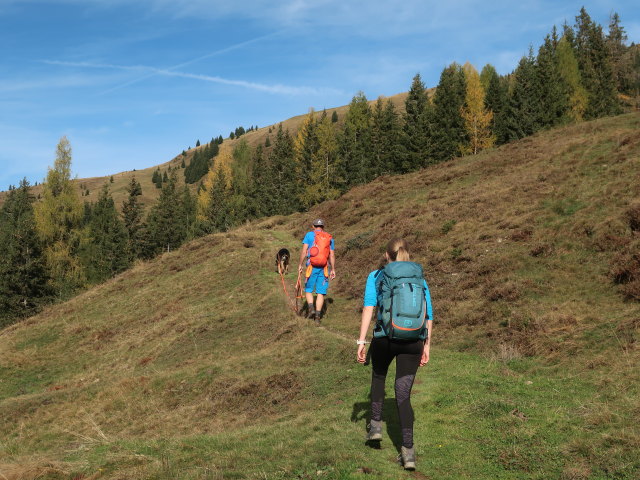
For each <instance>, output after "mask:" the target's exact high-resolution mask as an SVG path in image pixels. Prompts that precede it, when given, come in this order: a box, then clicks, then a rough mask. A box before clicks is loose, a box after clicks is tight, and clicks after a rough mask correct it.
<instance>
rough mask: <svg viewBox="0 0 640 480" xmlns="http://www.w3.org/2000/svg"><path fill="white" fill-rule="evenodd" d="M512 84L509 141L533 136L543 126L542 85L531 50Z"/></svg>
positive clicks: (507, 131)
mask: <svg viewBox="0 0 640 480" xmlns="http://www.w3.org/2000/svg"><path fill="white" fill-rule="evenodd" d="M511 82H512V85H511V91H510V93H509V101H508V104H507V111H506V117H505V130H506V138H507V141H511V140H517V139H519V138H523V137H527V136H529V135H532V134H533V133H535V132H536V131H538V129H539V128H540V125H541V122H540V117H541V113H540V84H539V78H538V75H537V72H536V64H535V59H534V57H533V52H532V51H531V50H530V51H529V55H528V56H524V57H522V58H521V59H520V62H519V63H518V67H517V68H516V70H515V72H514V73H513V75H512V79H511Z"/></svg>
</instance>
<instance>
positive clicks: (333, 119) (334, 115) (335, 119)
mask: <svg viewBox="0 0 640 480" xmlns="http://www.w3.org/2000/svg"><path fill="white" fill-rule="evenodd" d="M337 122H338V112H337V111H336V110H334V111H333V113H332V114H331V123H337Z"/></svg>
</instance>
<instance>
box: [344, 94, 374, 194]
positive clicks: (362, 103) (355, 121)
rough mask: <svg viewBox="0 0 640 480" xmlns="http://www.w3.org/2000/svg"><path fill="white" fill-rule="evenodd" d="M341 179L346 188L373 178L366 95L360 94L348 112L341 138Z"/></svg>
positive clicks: (369, 121) (368, 109)
mask: <svg viewBox="0 0 640 480" xmlns="http://www.w3.org/2000/svg"><path fill="white" fill-rule="evenodd" d="M339 149H340V164H341V169H342V171H341V172H339V173H338V175H339V177H340V178H342V179H344V186H343V188H344V187H349V186H351V185H359V184H362V183H367V182H369V181H370V180H371V179H372V178H373V173H372V165H373V161H372V155H371V109H370V108H369V103H368V102H367V97H365V95H364V93H362V92H358V94H356V95H355V96H354V97H353V99H352V100H351V103H350V104H349V109H348V110H347V115H346V116H345V120H344V126H343V130H342V134H341V135H340V138H339Z"/></svg>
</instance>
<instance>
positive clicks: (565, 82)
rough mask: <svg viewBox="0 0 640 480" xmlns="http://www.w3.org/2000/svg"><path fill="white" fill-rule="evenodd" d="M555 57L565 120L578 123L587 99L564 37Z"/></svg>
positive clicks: (578, 71) (559, 43) (576, 66)
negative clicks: (562, 95) (565, 105)
mask: <svg viewBox="0 0 640 480" xmlns="http://www.w3.org/2000/svg"><path fill="white" fill-rule="evenodd" d="M556 56H557V60H558V73H559V75H560V78H561V79H562V81H561V86H562V88H563V93H564V96H565V101H566V104H567V108H566V111H565V120H566V121H569V122H580V121H582V119H583V118H584V113H585V111H586V109H587V104H588V102H589V99H588V94H587V91H586V90H585V89H584V87H583V86H582V80H581V77H580V69H579V67H578V61H577V60H576V57H575V55H574V53H573V47H572V46H571V43H570V42H569V40H567V38H566V36H563V37H562V38H561V39H560V41H559V42H558V47H557V48H556Z"/></svg>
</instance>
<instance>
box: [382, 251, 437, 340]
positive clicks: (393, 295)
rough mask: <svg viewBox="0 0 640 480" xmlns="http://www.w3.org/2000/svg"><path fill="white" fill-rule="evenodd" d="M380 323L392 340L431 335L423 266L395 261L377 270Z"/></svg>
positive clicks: (422, 337)
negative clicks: (429, 332)
mask: <svg viewBox="0 0 640 480" xmlns="http://www.w3.org/2000/svg"><path fill="white" fill-rule="evenodd" d="M376 292H377V295H378V324H377V326H376V330H378V329H380V328H381V329H382V331H383V332H384V333H385V334H386V336H387V337H389V338H390V339H392V340H424V339H426V338H427V334H428V333H427V320H428V318H427V304H426V300H425V295H424V274H423V272H422V267H421V266H420V265H419V264H417V263H414V262H391V263H389V264H387V265H386V266H385V267H384V268H382V269H380V270H378V273H377V274H376Z"/></svg>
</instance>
